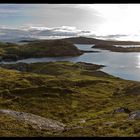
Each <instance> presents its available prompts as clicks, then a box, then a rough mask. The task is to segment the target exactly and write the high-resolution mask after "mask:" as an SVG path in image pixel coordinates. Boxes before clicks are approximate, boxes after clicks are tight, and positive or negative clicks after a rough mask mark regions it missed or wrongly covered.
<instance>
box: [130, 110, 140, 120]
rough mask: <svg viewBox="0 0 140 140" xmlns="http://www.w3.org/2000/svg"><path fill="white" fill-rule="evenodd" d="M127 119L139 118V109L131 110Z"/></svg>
mask: <svg viewBox="0 0 140 140" xmlns="http://www.w3.org/2000/svg"><path fill="white" fill-rule="evenodd" d="M129 119H140V110H137V111H133V112H131V113H130V114H129Z"/></svg>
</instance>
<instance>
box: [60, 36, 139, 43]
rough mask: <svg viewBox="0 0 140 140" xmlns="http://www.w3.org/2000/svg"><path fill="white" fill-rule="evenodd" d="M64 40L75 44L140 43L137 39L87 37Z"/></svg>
mask: <svg viewBox="0 0 140 140" xmlns="http://www.w3.org/2000/svg"><path fill="white" fill-rule="evenodd" d="M62 40H64V41H69V42H72V43H74V44H108V45H140V42H135V41H115V40H114V41H110V40H101V39H95V38H87V37H72V38H65V39H62Z"/></svg>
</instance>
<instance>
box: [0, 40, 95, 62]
mask: <svg viewBox="0 0 140 140" xmlns="http://www.w3.org/2000/svg"><path fill="white" fill-rule="evenodd" d="M86 52H88V51H86ZM89 52H91V51H89ZM92 52H94V51H92ZM83 53H84V51H82V50H79V49H78V48H77V47H76V46H75V45H74V44H72V43H70V42H66V41H62V40H45V41H41V40H40V41H36V42H30V43H27V44H24V45H18V44H13V43H1V44H0V57H1V61H15V60H19V59H25V58H33V57H34V58H39V57H60V56H78V55H81V54H83Z"/></svg>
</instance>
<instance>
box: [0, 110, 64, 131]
mask: <svg viewBox="0 0 140 140" xmlns="http://www.w3.org/2000/svg"><path fill="white" fill-rule="evenodd" d="M0 114H6V115H9V116H11V117H14V118H15V119H17V120H19V121H24V122H25V123H27V124H30V125H31V126H32V127H34V128H35V129H41V130H55V131H63V130H64V127H65V125H64V124H63V123H60V122H58V121H55V120H52V119H47V118H44V117H41V116H38V115H34V114H31V113H25V112H17V111H13V110H0Z"/></svg>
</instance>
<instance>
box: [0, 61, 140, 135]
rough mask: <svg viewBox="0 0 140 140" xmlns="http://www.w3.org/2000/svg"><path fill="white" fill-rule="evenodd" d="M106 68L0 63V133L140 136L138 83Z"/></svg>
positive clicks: (57, 64)
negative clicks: (103, 69) (104, 70)
mask: <svg viewBox="0 0 140 140" xmlns="http://www.w3.org/2000/svg"><path fill="white" fill-rule="evenodd" d="M102 67H103V66H102V65H93V64H89V63H83V62H79V63H72V62H48V63H34V64H24V63H19V64H16V65H14V64H12V65H1V68H0V83H1V84H0V124H1V125H0V136H20V137H21V136H51V137H52V136H140V134H139V132H140V129H139V125H140V123H139V122H140V121H139V120H140V107H139V101H140V83H139V82H134V81H129V80H122V79H120V78H117V77H113V76H111V75H109V74H106V73H104V72H102V71H101V70H100V69H101V68H102Z"/></svg>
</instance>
